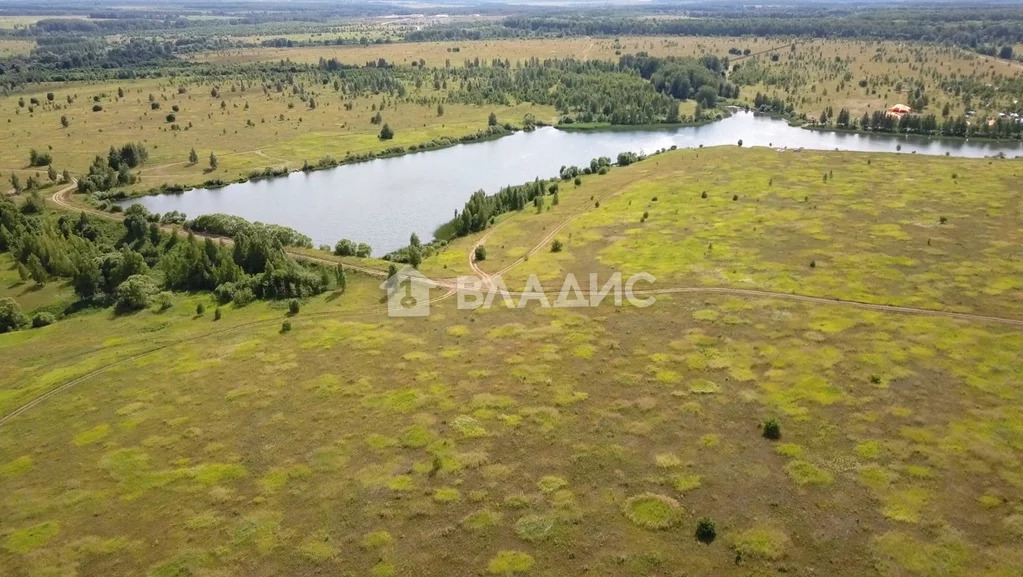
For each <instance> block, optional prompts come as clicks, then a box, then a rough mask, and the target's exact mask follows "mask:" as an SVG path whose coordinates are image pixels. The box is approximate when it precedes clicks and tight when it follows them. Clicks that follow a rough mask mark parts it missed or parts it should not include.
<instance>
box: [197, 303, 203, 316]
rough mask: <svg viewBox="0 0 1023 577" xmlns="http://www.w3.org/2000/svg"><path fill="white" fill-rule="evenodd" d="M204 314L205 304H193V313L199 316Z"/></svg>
mask: <svg viewBox="0 0 1023 577" xmlns="http://www.w3.org/2000/svg"><path fill="white" fill-rule="evenodd" d="M204 314H206V305H204V304H202V303H199V304H197V305H195V315H196V316H198V317H201V316H203V315H204Z"/></svg>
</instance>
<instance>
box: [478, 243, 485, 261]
mask: <svg viewBox="0 0 1023 577" xmlns="http://www.w3.org/2000/svg"><path fill="white" fill-rule="evenodd" d="M475 252H476V260H487V247H485V246H483V245H480V246H478V247H476V251H475Z"/></svg>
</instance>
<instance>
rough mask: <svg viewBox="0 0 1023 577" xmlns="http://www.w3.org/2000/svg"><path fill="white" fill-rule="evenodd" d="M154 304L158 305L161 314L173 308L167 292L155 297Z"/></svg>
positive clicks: (172, 302)
mask: <svg viewBox="0 0 1023 577" xmlns="http://www.w3.org/2000/svg"><path fill="white" fill-rule="evenodd" d="M156 304H157V305H159V307H160V312H163V311H165V310H167V309H169V308H171V307H172V306H174V299H173V297H172V296H171V294H170V293H169V292H167V291H164V292H162V293H160V294H158V295H156Z"/></svg>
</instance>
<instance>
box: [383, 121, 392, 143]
mask: <svg viewBox="0 0 1023 577" xmlns="http://www.w3.org/2000/svg"><path fill="white" fill-rule="evenodd" d="M392 138H394V131H393V130H391V127H390V126H388V125H386V124H385V125H384V127H383V128H381V129H380V140H390V139H392Z"/></svg>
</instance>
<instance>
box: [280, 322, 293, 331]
mask: <svg viewBox="0 0 1023 577" xmlns="http://www.w3.org/2000/svg"><path fill="white" fill-rule="evenodd" d="M290 330H291V321H284V322H283V323H281V332H282V333H286V332H289V331H290Z"/></svg>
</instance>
